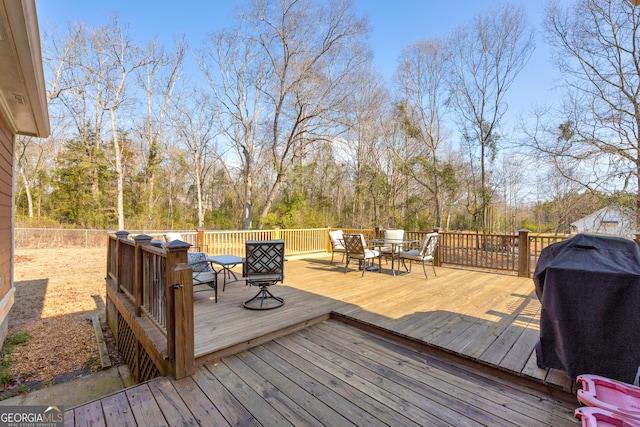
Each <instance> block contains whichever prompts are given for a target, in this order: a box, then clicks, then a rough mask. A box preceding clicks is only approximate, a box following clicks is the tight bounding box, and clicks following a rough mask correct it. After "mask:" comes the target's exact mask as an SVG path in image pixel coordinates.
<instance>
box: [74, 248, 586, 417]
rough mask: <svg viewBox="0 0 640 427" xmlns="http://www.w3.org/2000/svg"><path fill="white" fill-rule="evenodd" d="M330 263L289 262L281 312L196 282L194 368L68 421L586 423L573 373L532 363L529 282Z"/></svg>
mask: <svg viewBox="0 0 640 427" xmlns="http://www.w3.org/2000/svg"><path fill="white" fill-rule="evenodd" d="M329 260H330V257H326V256H322V257H317V258H306V259H297V260H293V259H292V260H289V261H288V262H287V263H286V265H285V281H284V285H278V286H277V287H275V288H274V289H273V292H274V293H275V294H277V295H278V296H283V297H284V298H285V301H286V303H285V305H284V307H282V308H280V309H277V310H273V311H263V312H260V311H250V310H246V309H243V308H242V306H241V303H242V301H243V300H245V299H248V298H249V297H251V296H253V294H254V293H255V292H256V289H255V288H251V287H247V286H245V284H244V282H242V281H238V282H229V283H227V287H226V291H225V292H222V289H221V288H222V284H220V292H219V299H218V300H219V302H218V303H217V304H216V303H214V301H213V292H212V291H202V292H196V293H195V298H194V299H195V302H194V312H195V314H194V317H195V319H194V320H195V355H196V362H197V364H198V365H199V367H198V369H197V372H196V374H195V375H194V376H193V377H191V378H187V379H185V380H180V381H175V380H173V379H169V378H161V379H156V380H152V381H151V382H148V383H145V384H142V385H139V386H136V387H135V388H132V389H129V390H126V391H123V392H121V393H118V394H116V395H113V396H109V397H107V398H105V399H102V400H101V401H96V402H93V403H90V404H87V405H83V406H80V407H78V408H75V409H74V410H69V411H67V412H66V416H67V419H68V421H70V423H69V425H88V424H90V422H89V421H91V420H94V421H96V420H104V422H105V424H106V425H116V424H117V425H123V420H128V421H130V422H131V425H135V424H139V425H147V424H148V423H146V422H141V421H140V420H156V421H157V423H156V422H152V423H151V424H153V425H155V424H163V423H167V424H169V425H178V424H179V425H188V424H195V423H202V424H205V425H206V424H210V425H227V424H228V423H230V424H232V425H281V424H284V425H289V424H292V425H348V424H349V422H351V423H353V424H355V425H364V424H374V425H416V424H418V425H425V424H426V425H492V426H493V425H576V423H577V421H576V420H575V419H573V417H572V414H573V410H574V409H575V407H576V406H577V401H576V400H575V394H573V393H574V390H572V386H573V383H572V382H571V381H570V380H569V379H568V378H566V376H565V375H564V373H562V372H559V371H555V370H543V369H539V368H537V367H536V364H535V353H534V352H533V347H534V344H535V342H536V340H537V339H538V334H539V330H538V319H539V310H540V304H539V302H538V300H537V298H536V296H535V293H534V285H533V282H532V280H531V279H524V278H518V277H513V276H506V275H497V274H490V273H482V272H474V271H469V270H458V269H450V268H438V269H437V271H438V276H437V277H434V276H433V275H432V274H430V277H429V280H425V278H424V275H423V274H422V271H421V268H420V267H418V266H414V271H413V272H412V273H409V274H402V275H400V276H397V277H394V276H391V275H390V274H389V272H388V270H387V269H386V268H385V265H384V264H383V272H382V273H376V272H366V273H365V275H364V277H360V272H359V271H356V270H355V269H349V272H348V273H347V274H344V273H343V265H341V264H336V265H334V266H331V265H330V264H329ZM238 275H239V273H238ZM220 282H222V281H220ZM196 289H197V288H196ZM332 313H333V314H332ZM343 417H344V418H343ZM112 420H113V421H112ZM174 420H175V421H174ZM347 420H348V421H349V422H347ZM72 421H73V422H72ZM176 423H177V424H176ZM65 425H66V424H65ZM98 425H100V424H99V423H98Z"/></svg>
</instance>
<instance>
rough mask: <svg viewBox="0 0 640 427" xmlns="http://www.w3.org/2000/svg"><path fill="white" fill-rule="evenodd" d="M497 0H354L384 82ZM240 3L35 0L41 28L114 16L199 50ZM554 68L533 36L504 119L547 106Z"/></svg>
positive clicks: (536, 2)
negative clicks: (420, 47) (431, 41)
mask: <svg viewBox="0 0 640 427" xmlns="http://www.w3.org/2000/svg"><path fill="white" fill-rule="evenodd" d="M502 3H503V2H502V1H498V0H455V1H453V0H449V1H447V0H445V1H443V0H395V1H390V0H355V4H356V7H357V9H358V11H359V12H360V13H362V14H365V15H367V16H369V18H370V22H371V26H372V27H373V33H372V34H371V37H370V41H371V47H372V49H373V52H374V55H375V65H376V67H377V68H378V70H379V71H380V72H381V73H382V75H384V76H385V77H386V78H388V79H390V78H391V77H392V76H393V73H394V71H395V68H396V64H397V58H398V56H399V54H400V52H401V50H402V48H403V47H405V46H407V45H409V44H412V43H414V42H415V41H416V40H419V39H425V38H431V37H445V36H446V35H447V34H448V33H450V32H451V31H452V30H453V29H454V28H456V27H457V26H459V25H461V24H465V23H467V22H469V21H470V20H471V19H472V18H473V16H475V15H477V14H479V13H481V12H482V11H483V10H485V9H486V8H488V7H490V6H498V5H500V4H502ZM512 3H513V4H516V5H521V6H523V7H524V8H525V12H526V13H527V16H528V18H529V21H530V22H531V23H532V24H533V25H534V26H536V28H537V31H538V32H540V31H541V27H540V23H541V20H542V15H543V12H544V4H546V1H545V0H512ZM240 4H244V1H224V0H213V1H212V0H186V1H182V2H176V1H168V0H153V1H150V0H108V1H93V0H36V7H37V12H38V20H39V23H40V27H41V28H43V29H44V28H47V27H49V26H50V25H51V24H53V23H57V24H58V25H66V22H67V20H68V19H70V20H72V21H82V22H84V23H86V24H87V25H103V24H105V23H106V21H107V17H108V16H109V15H110V14H112V13H114V12H117V13H118V14H119V16H120V19H121V22H123V23H127V24H129V25H130V26H131V30H132V34H133V35H134V36H135V37H136V38H137V39H139V40H141V41H144V40H148V39H151V38H152V37H154V36H155V37H156V38H158V40H160V41H161V42H163V43H165V44H166V45H167V47H170V46H171V45H172V40H173V37H174V36H176V35H178V34H181V33H184V34H186V35H187V38H188V40H189V42H190V44H191V45H192V46H199V45H200V44H201V42H202V40H203V39H204V38H205V36H206V34H207V33H208V32H211V31H215V30H218V29H221V28H224V27H227V26H228V25H229V17H230V16H231V15H232V13H233V10H234V9H235V8H236V7H237V6H238V5H240ZM554 75H555V70H554V68H553V66H552V65H551V64H550V52H549V49H548V48H547V46H546V45H545V44H544V40H543V39H542V38H541V37H538V40H537V49H536V51H535V53H534V55H533V57H532V58H531V60H530V61H529V64H528V65H527V67H526V69H525V70H523V72H522V73H521V74H520V75H519V76H518V78H517V80H516V81H515V83H514V86H513V87H512V89H511V91H510V94H509V97H508V103H509V116H510V117H511V118H513V117H515V116H516V115H517V114H519V113H526V112H527V111H528V110H529V109H530V108H531V106H532V105H533V104H545V103H551V102H552V101H553V99H552V94H553V90H552V86H553V79H554Z"/></svg>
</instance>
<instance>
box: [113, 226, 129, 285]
mask: <svg viewBox="0 0 640 427" xmlns="http://www.w3.org/2000/svg"><path fill="white" fill-rule="evenodd" d="M127 237H129V232H128V231H124V230H120V231H116V238H117V239H118V243H117V244H116V280H117V283H116V291H117V292H122V289H120V286H121V284H122V277H121V276H120V271H121V268H122V252H123V251H122V241H123V240H124V239H126V238H127Z"/></svg>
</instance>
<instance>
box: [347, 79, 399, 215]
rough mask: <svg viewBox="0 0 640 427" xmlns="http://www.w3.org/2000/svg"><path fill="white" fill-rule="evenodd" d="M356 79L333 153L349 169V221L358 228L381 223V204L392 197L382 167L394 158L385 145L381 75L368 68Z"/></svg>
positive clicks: (385, 115) (385, 101)
mask: <svg viewBox="0 0 640 427" xmlns="http://www.w3.org/2000/svg"><path fill="white" fill-rule="evenodd" d="M355 78H356V79H357V81H359V82H360V84H356V85H354V86H353V89H352V90H351V92H350V93H349V96H348V98H347V102H348V109H347V111H345V113H344V118H343V121H344V123H345V128H346V132H345V134H344V135H343V136H342V137H341V138H339V139H336V142H337V144H336V145H337V147H336V148H338V150H339V151H338V153H337V154H336V156H337V157H338V158H339V159H340V161H341V162H343V163H344V164H345V165H346V166H347V168H345V170H348V171H349V174H350V185H351V187H353V189H352V191H353V194H352V195H351V197H350V203H351V207H350V209H349V211H350V212H351V218H350V219H349V222H350V223H351V224H354V226H361V227H365V226H371V225H382V224H381V223H380V221H381V220H382V218H380V208H381V203H382V202H383V201H384V200H391V199H392V198H393V197H392V195H391V194H390V192H389V191H387V190H388V189H387V188H386V185H387V180H386V178H387V173H386V172H387V171H385V169H384V165H385V164H387V165H388V164H389V163H391V162H392V161H393V160H392V155H391V154H389V153H388V152H386V153H385V147H384V145H385V144H384V143H385V142H386V141H387V138H385V135H384V134H385V132H386V129H385V126H384V123H385V122H386V123H389V122H390V120H389V121H387V120H386V119H388V117H389V113H388V111H386V110H385V109H386V108H387V106H388V101H389V94H388V93H387V91H386V88H385V87H384V85H383V83H382V79H381V78H380V76H378V75H376V74H374V73H373V72H372V71H371V70H370V69H363V70H362V71H361V72H358V73H355ZM388 145H390V144H387V145H386V146H387V147H388ZM344 184H345V183H341V184H340V185H344ZM347 187H348V185H347Z"/></svg>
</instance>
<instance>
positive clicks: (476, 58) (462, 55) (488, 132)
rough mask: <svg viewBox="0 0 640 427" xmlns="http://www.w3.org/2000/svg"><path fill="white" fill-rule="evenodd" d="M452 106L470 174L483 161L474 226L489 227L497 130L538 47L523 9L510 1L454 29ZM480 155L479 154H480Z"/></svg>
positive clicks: (450, 43) (474, 210) (473, 207)
mask: <svg viewBox="0 0 640 427" xmlns="http://www.w3.org/2000/svg"><path fill="white" fill-rule="evenodd" d="M449 46H451V48H452V49H453V50H452V57H451V64H452V78H451V80H450V85H451V91H452V95H453V97H452V99H453V106H454V108H455V110H456V111H457V113H458V115H459V118H460V120H459V123H460V127H461V132H462V135H463V138H464V139H465V140H466V141H467V143H468V147H469V152H470V159H471V161H472V170H473V171H474V173H475V171H476V170H477V167H478V165H477V164H476V162H478V163H479V169H480V171H479V182H478V185H477V188H476V189H475V191H474V193H475V199H476V200H475V202H474V203H473V206H472V207H471V208H472V209H471V210H472V212H471V213H472V214H473V215H474V217H475V218H476V221H475V222H476V227H478V228H483V229H484V227H485V216H486V215H485V214H486V208H487V206H488V204H489V202H490V201H491V192H492V188H490V186H489V182H490V179H489V173H488V163H487V161H491V160H492V159H493V158H495V155H496V152H497V149H498V139H499V136H500V135H499V133H498V129H499V126H500V124H501V121H502V118H503V116H504V114H505V113H506V111H507V104H506V102H505V96H506V94H507V91H508V90H509V88H510V86H511V84H512V83H513V81H514V79H515V78H516V76H517V75H518V73H519V72H520V71H521V70H522V68H523V67H524V66H525V64H526V63H527V61H528V60H529V58H530V57H531V54H532V52H533V49H534V47H535V46H534V39H533V32H532V31H531V29H530V27H529V26H528V24H527V21H526V18H525V15H524V12H523V10H522V9H521V8H518V7H515V6H512V5H510V4H508V3H506V4H504V5H503V6H502V7H501V8H499V9H489V10H488V11H487V12H486V13H484V14H482V15H479V16H477V17H475V18H474V20H473V22H472V23H471V24H469V25H467V26H463V27H461V28H459V29H458V30H456V31H455V32H454V34H453V36H452V38H451V40H450V41H449ZM478 151H479V152H478Z"/></svg>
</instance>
